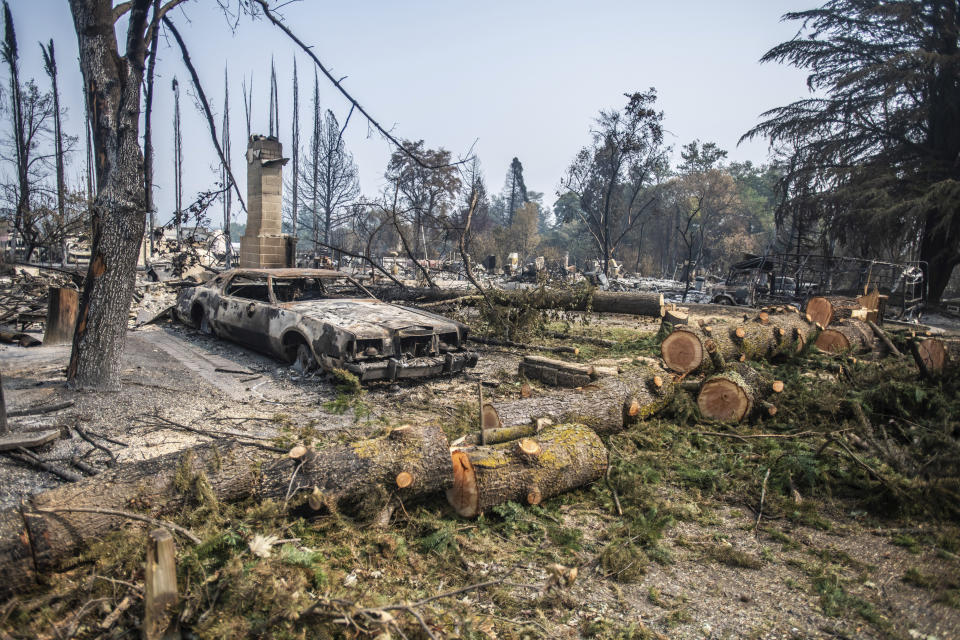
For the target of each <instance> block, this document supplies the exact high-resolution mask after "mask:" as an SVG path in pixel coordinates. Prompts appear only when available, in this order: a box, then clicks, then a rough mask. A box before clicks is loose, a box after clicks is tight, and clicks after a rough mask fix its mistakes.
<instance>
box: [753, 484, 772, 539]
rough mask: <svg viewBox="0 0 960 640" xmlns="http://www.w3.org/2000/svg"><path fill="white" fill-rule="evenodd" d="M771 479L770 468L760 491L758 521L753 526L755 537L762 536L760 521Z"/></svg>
mask: <svg viewBox="0 0 960 640" xmlns="http://www.w3.org/2000/svg"><path fill="white" fill-rule="evenodd" d="M769 479H770V468H769V467H767V472H766V473H765V474H763V487H762V488H761V489H760V509H759V510H758V511H757V521H756V523H754V525H753V535H754V536H755V537H759V536H760V519H761V518H763V501H764V500H766V498H767V480H769Z"/></svg>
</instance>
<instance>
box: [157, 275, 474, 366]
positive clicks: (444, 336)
mask: <svg viewBox="0 0 960 640" xmlns="http://www.w3.org/2000/svg"><path fill="white" fill-rule="evenodd" d="M176 312H177V315H178V316H179V317H180V319H181V320H182V321H183V322H185V323H187V324H189V325H192V326H194V327H196V328H198V329H200V330H202V331H204V332H206V333H209V334H213V335H216V336H219V337H223V338H227V339H230V340H233V341H235V342H238V343H240V344H243V345H245V346H248V347H250V348H253V349H256V350H258V351H262V352H264V353H268V354H271V355H273V356H276V357H278V358H281V359H283V360H285V361H287V362H290V363H292V364H294V365H295V366H296V367H298V368H300V369H304V370H305V369H310V368H313V367H316V366H318V365H319V366H320V367H321V368H323V369H324V370H327V371H329V370H331V369H334V368H343V369H346V370H347V371H350V372H351V373H353V374H355V375H356V376H357V377H358V378H360V380H361V381H362V382H368V381H373V380H396V379H400V378H420V377H428V376H434V375H439V374H444V373H455V372H458V371H462V370H463V369H464V368H467V367H473V366H474V365H476V363H477V355H476V353H473V352H470V351H466V350H465V349H464V348H463V345H464V344H465V341H466V338H467V327H466V325H463V324H461V323H459V322H455V321H453V320H449V319H447V318H444V317H442V316H438V315H436V314H432V313H427V312H425V311H420V310H417V309H411V308H409V307H402V306H398V305H394V304H389V303H386V302H381V301H379V300H377V299H376V298H374V297H373V296H372V295H370V293H369V292H368V291H367V290H366V289H365V288H364V287H363V286H362V285H361V284H359V283H358V282H357V281H355V280H354V279H353V278H351V277H350V276H349V275H347V274H344V273H341V272H339V271H334V270H330V269H232V270H230V271H226V272H224V273H221V274H220V275H218V276H217V277H216V278H214V279H213V280H211V281H210V282H207V283H206V284H202V285H198V286H196V287H190V288H188V289H184V290H183V291H182V292H181V293H180V295H179V297H178V299H177V307H176Z"/></svg>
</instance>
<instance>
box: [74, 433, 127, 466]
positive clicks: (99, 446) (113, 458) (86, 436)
mask: <svg viewBox="0 0 960 640" xmlns="http://www.w3.org/2000/svg"><path fill="white" fill-rule="evenodd" d="M73 430H74V431H76V432H77V434H78V435H79V436H80V437H81V438H83V439H84V440H86V441H87V442H89V443H90V444H92V445H93V446H94V447H96V448H97V449H99V450H100V451H103V452H104V453H106V454H107V456H108V457H109V458H110V460H109V461H108V462H107V466H109V467H115V466H117V456H115V455H113V451H110V449H108V448H106V447H105V446H103V445H102V444H99V443H98V442H96V441H95V440H94V439H93V438H92V437H90V434H88V433H87V432H86V431H84V429H83V427H81V426H80V425H76V424H75V425H73Z"/></svg>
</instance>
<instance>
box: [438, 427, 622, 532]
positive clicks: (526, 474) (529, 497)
mask: <svg viewBox="0 0 960 640" xmlns="http://www.w3.org/2000/svg"><path fill="white" fill-rule="evenodd" d="M451 456H452V459H453V486H452V487H451V488H450V489H449V490H448V491H447V500H448V501H449V502H450V504H451V506H453V508H454V509H455V510H456V512H457V513H458V514H460V515H461V516H463V517H465V518H473V517H475V516H477V515H479V514H481V513H483V512H484V511H485V510H487V509H489V508H490V507H494V506H496V505H499V504H504V503H505V502H510V501H513V502H519V503H522V504H540V502H542V501H543V500H547V499H549V498H552V497H553V496H556V495H559V494H560V493H563V492H565V491H570V490H571V489H576V488H578V487H582V486H584V485H586V484H589V483H591V482H593V481H595V480H597V479H599V478H602V477H603V474H604V473H605V472H606V468H607V448H606V447H605V446H603V442H601V440H600V438H599V436H597V434H596V433H594V431H593V430H592V429H589V428H587V427H585V426H583V425H577V424H564V425H558V426H555V427H549V428H547V429H545V430H544V431H542V432H541V433H540V434H539V435H538V436H536V438H525V439H523V440H518V441H516V442H508V443H503V444H497V445H489V446H485V447H484V446H476V447H468V448H465V449H457V450H454V451H453V452H452V454H451Z"/></svg>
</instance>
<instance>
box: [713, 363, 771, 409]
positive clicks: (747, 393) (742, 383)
mask: <svg viewBox="0 0 960 640" xmlns="http://www.w3.org/2000/svg"><path fill="white" fill-rule="evenodd" d="M782 391H783V383H782V382H780V381H779V380H771V379H769V378H766V377H765V376H763V375H761V374H760V372H758V371H756V370H755V369H753V368H752V367H750V366H748V365H745V364H742V363H737V364H735V365H733V366H731V367H730V368H729V369H727V370H726V371H724V372H722V373H719V374H716V375H714V376H711V377H710V378H707V380H706V381H704V383H703V385H701V387H700V392H699V393H698V395H697V406H698V407H699V408H700V413H701V414H702V415H703V416H704V417H705V418H710V419H711V420H719V421H721V422H740V421H742V420H744V419H746V418H748V417H750V416H751V415H754V414H756V413H761V412H762V413H766V414H767V415H769V416H773V415H775V414H776V412H777V408H776V406H775V405H773V404H770V403H768V402H765V400H766V398H767V397H768V396H770V395H771V394H774V393H780V392H782Z"/></svg>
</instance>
